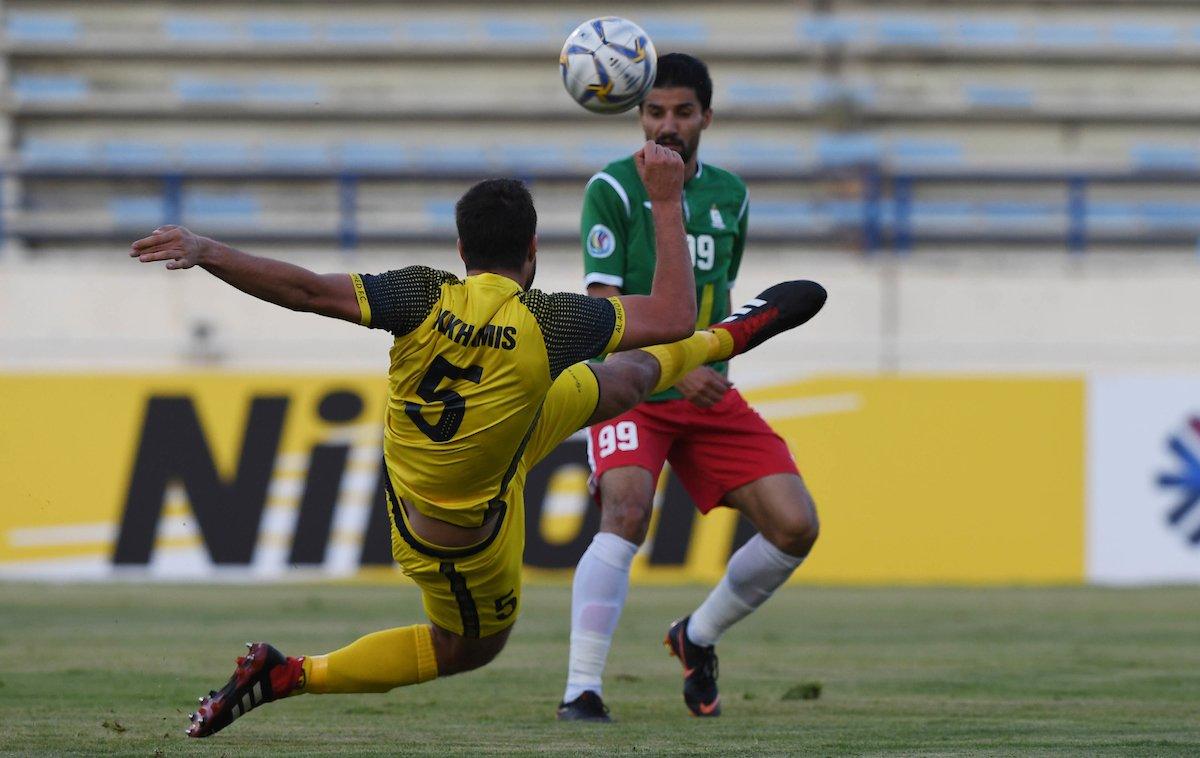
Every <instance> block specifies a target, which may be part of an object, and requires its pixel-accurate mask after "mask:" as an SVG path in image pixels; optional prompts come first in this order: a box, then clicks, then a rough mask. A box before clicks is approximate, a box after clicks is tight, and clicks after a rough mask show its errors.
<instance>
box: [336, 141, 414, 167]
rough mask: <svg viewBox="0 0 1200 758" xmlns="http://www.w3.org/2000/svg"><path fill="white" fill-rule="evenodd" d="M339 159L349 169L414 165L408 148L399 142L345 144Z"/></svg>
mask: <svg viewBox="0 0 1200 758" xmlns="http://www.w3.org/2000/svg"><path fill="white" fill-rule="evenodd" d="M337 159H338V163H340V164H341V165H342V166H343V167H344V168H349V169H376V170H386V169H400V168H407V167H408V166H410V165H411V164H412V158H411V157H410V156H409V154H408V148H406V147H405V146H404V145H403V144H400V143H398V142H343V143H342V144H341V145H339V146H338V151H337Z"/></svg>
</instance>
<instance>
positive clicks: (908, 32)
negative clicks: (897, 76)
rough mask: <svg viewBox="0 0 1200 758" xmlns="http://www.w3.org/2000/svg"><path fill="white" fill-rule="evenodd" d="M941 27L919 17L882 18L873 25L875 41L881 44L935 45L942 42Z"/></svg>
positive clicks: (934, 22) (906, 45) (905, 45)
mask: <svg viewBox="0 0 1200 758" xmlns="http://www.w3.org/2000/svg"><path fill="white" fill-rule="evenodd" d="M942 36H943V32H942V27H941V25H940V24H938V23H937V22H936V21H930V20H927V19H919V18H901V17H896V18H884V19H880V20H879V22H878V23H877V24H876V26H875V41H876V42H878V43H879V44H882V45H895V46H898V47H900V46H903V47H937V46H939V45H941V44H942V41H943V40H942Z"/></svg>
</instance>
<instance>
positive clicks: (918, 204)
mask: <svg viewBox="0 0 1200 758" xmlns="http://www.w3.org/2000/svg"><path fill="white" fill-rule="evenodd" d="M977 215H978V214H977V209H976V207H975V205H974V203H971V202H968V201H965V200H917V201H915V202H914V203H913V204H912V205H911V206H910V208H909V221H910V223H911V224H912V225H913V227H914V228H925V229H930V228H937V229H940V230H954V229H968V228H971V227H972V226H974V225H975V223H976V217H977Z"/></svg>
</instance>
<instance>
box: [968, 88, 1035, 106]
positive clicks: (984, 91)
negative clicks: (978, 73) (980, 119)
mask: <svg viewBox="0 0 1200 758" xmlns="http://www.w3.org/2000/svg"><path fill="white" fill-rule="evenodd" d="M963 98H964V99H965V100H966V102H967V104H968V105H971V106H975V107H980V108H1032V107H1033V90H1032V89H1031V88H1029V87H1012V86H997V85H994V84H966V85H963Z"/></svg>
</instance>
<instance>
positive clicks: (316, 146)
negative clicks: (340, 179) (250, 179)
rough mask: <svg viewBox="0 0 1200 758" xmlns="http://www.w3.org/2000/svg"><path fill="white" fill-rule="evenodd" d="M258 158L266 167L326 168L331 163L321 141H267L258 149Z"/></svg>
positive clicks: (325, 147)
mask: <svg viewBox="0 0 1200 758" xmlns="http://www.w3.org/2000/svg"><path fill="white" fill-rule="evenodd" d="M259 160H260V161H261V163H262V165H263V166H264V167H267V168H304V169H319V168H326V167H328V166H329V165H330V163H331V156H330V155H329V148H328V147H327V146H326V145H324V144H321V143H319V142H318V143H313V142H306V143H283V142H269V143H267V144H265V145H263V146H262V149H261V150H260V151H259Z"/></svg>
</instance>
